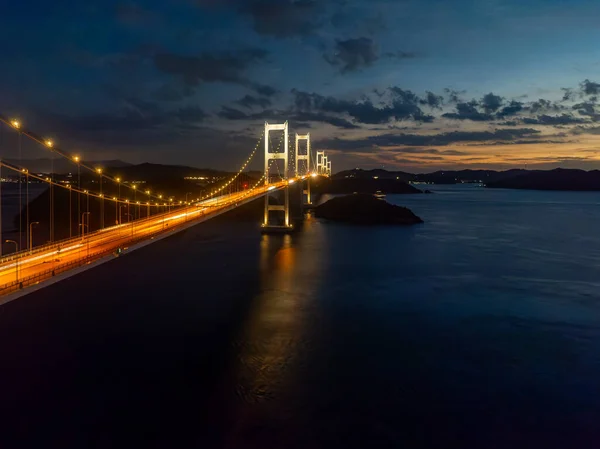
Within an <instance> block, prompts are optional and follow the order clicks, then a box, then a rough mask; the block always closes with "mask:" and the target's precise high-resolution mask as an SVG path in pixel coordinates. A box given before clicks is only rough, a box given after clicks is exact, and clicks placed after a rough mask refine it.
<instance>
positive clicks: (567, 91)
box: [560, 87, 576, 101]
mask: <svg viewBox="0 0 600 449" xmlns="http://www.w3.org/2000/svg"><path fill="white" fill-rule="evenodd" d="M560 90H561V91H562V92H563V97H562V101H570V100H573V99H574V98H575V95H576V93H575V90H574V89H572V88H570V87H561V88H560Z"/></svg>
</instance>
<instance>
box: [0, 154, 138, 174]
mask: <svg viewBox="0 0 600 449" xmlns="http://www.w3.org/2000/svg"><path fill="white" fill-rule="evenodd" d="M6 162H8V163H9V164H14V165H17V166H22V167H26V168H27V169H29V171H30V172H32V173H50V171H51V170H52V168H54V173H57V174H64V173H73V172H76V171H77V165H76V164H75V163H74V162H71V161H68V160H67V159H65V158H63V157H57V158H56V159H54V165H53V162H52V160H51V159H50V158H39V159H23V160H22V161H19V160H18V159H6ZM85 164H86V165H89V166H92V167H102V168H121V167H129V166H131V165H132V164H130V163H128V162H123V161H121V160H118V159H112V160H107V161H85Z"/></svg>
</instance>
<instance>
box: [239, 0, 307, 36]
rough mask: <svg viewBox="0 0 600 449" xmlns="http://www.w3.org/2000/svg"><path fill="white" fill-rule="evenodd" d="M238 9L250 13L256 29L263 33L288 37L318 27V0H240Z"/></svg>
mask: <svg viewBox="0 0 600 449" xmlns="http://www.w3.org/2000/svg"><path fill="white" fill-rule="evenodd" d="M236 3H237V5H238V10H239V11H240V12H241V13H243V14H246V15H248V16H249V17H250V18H251V20H252V22H253V25H254V30H255V31H256V32H257V33H259V34H263V35H269V36H275V37H280V38H287V37H292V36H305V35H308V34H311V33H312V32H313V31H314V30H315V29H316V28H317V27H318V21H317V20H316V15H317V12H318V10H317V6H318V4H319V2H317V1H316V0H280V1H275V2H274V1H269V0H240V1H237V2H236Z"/></svg>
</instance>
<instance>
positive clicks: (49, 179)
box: [45, 140, 54, 242]
mask: <svg viewBox="0 0 600 449" xmlns="http://www.w3.org/2000/svg"><path fill="white" fill-rule="evenodd" d="M45 144H46V146H47V147H48V149H49V150H50V151H51V152H52V151H53V150H52V147H53V146H54V142H52V140H46V142H45ZM50 164H51V169H50V178H48V183H49V184H50V241H51V242H53V241H54V154H52V156H51V157H50Z"/></svg>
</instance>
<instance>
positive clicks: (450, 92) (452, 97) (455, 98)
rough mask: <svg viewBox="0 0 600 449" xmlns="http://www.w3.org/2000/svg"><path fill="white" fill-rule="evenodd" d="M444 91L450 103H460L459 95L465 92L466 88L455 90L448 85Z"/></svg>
mask: <svg viewBox="0 0 600 449" xmlns="http://www.w3.org/2000/svg"><path fill="white" fill-rule="evenodd" d="M444 92H445V93H446V95H447V96H448V101H449V102H450V103H461V102H462V99H461V97H462V96H463V95H465V94H466V93H467V91H466V90H455V89H451V88H449V87H446V88H445V89H444Z"/></svg>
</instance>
